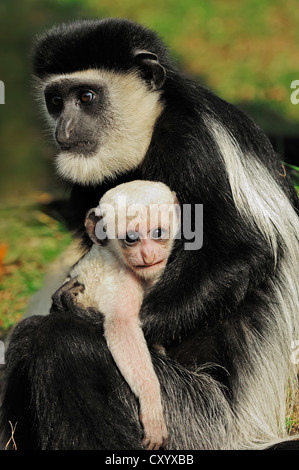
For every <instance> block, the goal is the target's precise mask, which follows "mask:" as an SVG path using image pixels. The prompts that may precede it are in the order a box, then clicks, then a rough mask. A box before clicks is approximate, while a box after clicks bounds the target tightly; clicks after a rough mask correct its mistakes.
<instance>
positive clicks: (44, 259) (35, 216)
mask: <svg viewBox="0 0 299 470" xmlns="http://www.w3.org/2000/svg"><path fill="white" fill-rule="evenodd" d="M0 240H1V244H0V337H4V336H5V335H6V334H7V332H8V331H9V330H10V328H11V327H12V326H14V325H15V324H16V323H17V322H18V321H19V320H20V319H21V318H22V316H23V314H24V313H25V311H26V306H27V302H28V299H29V298H30V297H31V296H32V295H33V294H34V292H36V291H37V290H38V289H39V288H40V287H41V286H42V284H43V277H44V273H45V270H46V269H47V265H48V264H49V263H50V262H51V261H52V260H53V259H54V258H55V257H56V256H57V255H58V254H59V253H61V252H62V251H64V249H65V248H66V247H67V246H68V245H69V243H70V241H71V235H70V234H69V233H68V232H67V231H66V229H65V228H64V227H63V225H62V224H61V223H60V222H57V221H56V220H54V219H52V218H51V217H49V216H48V215H46V214H45V213H43V212H42V210H41V207H40V200H39V198H36V197H33V198H28V199H26V200H23V201H20V202H18V204H16V203H15V202H9V201H6V202H5V203H2V204H0Z"/></svg>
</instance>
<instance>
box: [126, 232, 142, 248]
mask: <svg viewBox="0 0 299 470" xmlns="http://www.w3.org/2000/svg"><path fill="white" fill-rule="evenodd" d="M138 241H139V233H138V232H133V231H131V232H128V233H126V238H125V240H124V242H125V244H126V245H128V246H132V245H135V244H136V243H137V242H138Z"/></svg>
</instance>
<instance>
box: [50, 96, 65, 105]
mask: <svg viewBox="0 0 299 470" xmlns="http://www.w3.org/2000/svg"><path fill="white" fill-rule="evenodd" d="M51 103H52V105H53V106H55V107H56V106H57V107H58V106H61V105H62V98H61V96H59V95H54V96H52V98H51Z"/></svg>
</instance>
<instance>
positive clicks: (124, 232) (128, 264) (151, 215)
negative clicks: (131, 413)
mask: <svg viewBox="0 0 299 470" xmlns="http://www.w3.org/2000/svg"><path fill="white" fill-rule="evenodd" d="M179 225H180V206H179V204H178V200H177V198H176V195H175V193H174V192H171V190H170V189H169V188H168V187H167V186H166V185H164V184H162V183H156V182H150V181H132V182H129V183H125V184H121V185H119V186H117V187H115V188H113V189H111V190H109V191H108V192H107V193H105V194H104V196H103V197H102V199H101V200H100V203H99V206H98V207H97V208H95V209H91V210H90V211H89V212H88V214H87V217H86V220H85V227H86V231H87V233H88V235H89V236H90V238H91V240H92V241H93V242H94V244H93V245H92V247H91V249H90V251H89V252H88V253H87V254H86V255H84V256H83V257H82V258H81V259H80V261H79V262H78V263H77V264H76V265H75V266H74V267H73V268H72V270H71V272H70V278H71V279H72V278H76V279H77V280H78V281H79V282H80V283H82V284H84V286H85V289H84V291H83V292H81V293H79V294H78V297H77V301H78V302H80V303H81V304H83V306H84V307H95V308H96V309H97V310H98V311H100V312H101V313H102V314H103V315H104V335H105V338H106V341H107V345H108V347H109V350H110V352H111V354H112V356H113V359H114V361H115V363H116V365H117V367H118V369H119V371H120V372H121V374H122V375H123V377H124V379H125V380H126V382H127V383H128V384H129V386H130V388H131V390H132V392H133V393H134V394H135V396H136V397H137V398H138V400H139V406H140V421H141V423H142V425H143V429H144V438H143V441H142V444H143V446H144V447H146V448H147V449H149V450H152V449H159V447H160V446H165V445H166V442H167V438H168V431H167V428H166V425H165V421H164V417H163V409H162V402H161V392H160V383H159V380H158V378H157V376H156V374H155V371H154V368H153V365H152V361H151V356H150V353H149V350H148V347H147V343H146V341H145V338H144V335H143V332H142V329H141V325H140V320H139V311H140V308H141V304H142V301H143V297H144V295H145V294H146V293H147V292H148V290H149V289H151V287H152V286H153V285H154V283H156V282H157V281H158V279H159V277H160V276H161V274H162V272H163V269H164V268H165V266H166V263H167V260H168V257H169V255H170V251H171V247H172V245H173V239H174V237H175V235H176V234H177V232H178V230H179ZM157 347H158V348H159V347H160V346H157Z"/></svg>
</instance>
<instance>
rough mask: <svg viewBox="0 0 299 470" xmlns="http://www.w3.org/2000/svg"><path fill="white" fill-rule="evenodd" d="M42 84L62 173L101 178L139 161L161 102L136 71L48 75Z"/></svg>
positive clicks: (76, 178) (89, 180)
mask: <svg viewBox="0 0 299 470" xmlns="http://www.w3.org/2000/svg"><path fill="white" fill-rule="evenodd" d="M42 87H43V91H44V104H45V111H46V115H47V117H48V121H49V124H50V127H51V130H52V133H53V137H54V140H55V142H56V144H57V146H58V148H59V154H58V156H57V158H56V167H57V170H58V173H59V174H60V175H61V176H62V177H63V178H65V179H68V180H70V181H71V182H73V183H79V184H94V183H101V182H102V181H103V180H104V179H106V178H111V177H112V178H113V177H115V176H116V175H117V174H119V173H124V172H126V171H130V170H132V169H134V168H136V167H137V166H138V165H139V164H140V163H141V162H142V160H143V158H144V156H145V154H146V151H147V148H148V146H149V144H150V140H151V137H152V132H153V128H154V125H155V122H156V120H157V117H158V116H159V114H160V113H161V111H162V104H161V102H160V95H161V92H159V91H158V90H151V89H149V86H148V85H147V84H146V82H145V81H144V80H142V78H141V76H140V74H138V73H137V71H131V72H112V71H107V70H87V71H82V72H76V73H71V74H67V75H54V76H51V77H49V78H48V79H47V80H46V82H45V83H44V82H43V83H42Z"/></svg>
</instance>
